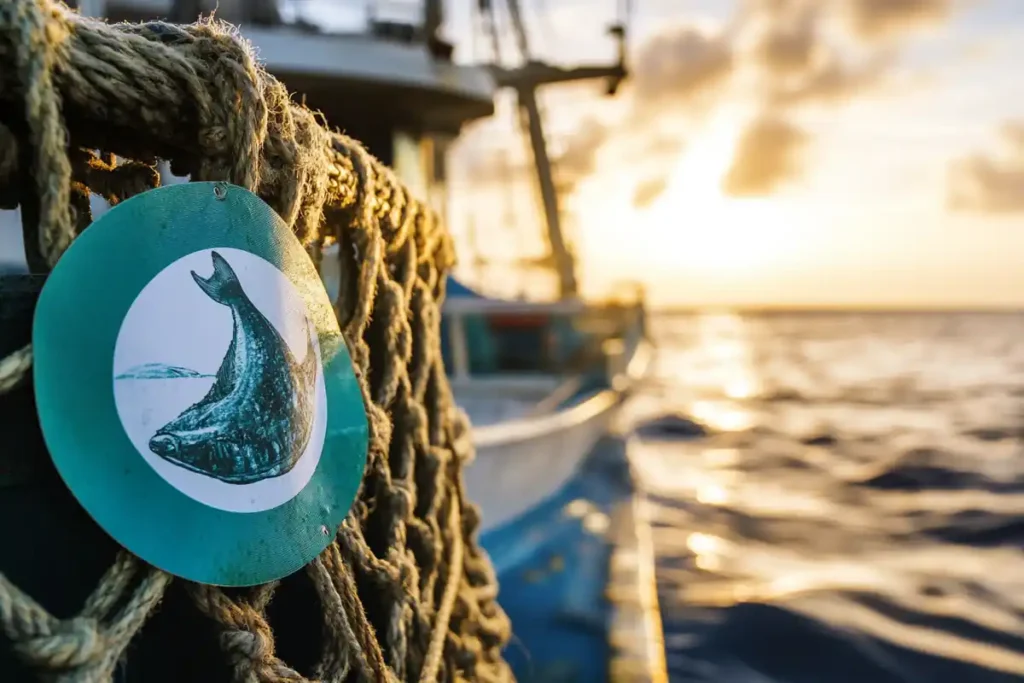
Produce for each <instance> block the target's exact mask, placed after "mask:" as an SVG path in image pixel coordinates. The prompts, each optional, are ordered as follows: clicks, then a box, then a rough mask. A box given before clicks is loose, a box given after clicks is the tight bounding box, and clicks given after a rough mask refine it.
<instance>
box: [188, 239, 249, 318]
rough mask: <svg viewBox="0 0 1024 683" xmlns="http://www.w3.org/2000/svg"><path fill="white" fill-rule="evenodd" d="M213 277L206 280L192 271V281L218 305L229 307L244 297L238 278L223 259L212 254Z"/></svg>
mask: <svg viewBox="0 0 1024 683" xmlns="http://www.w3.org/2000/svg"><path fill="white" fill-rule="evenodd" d="M211 256H212V258H213V275H211V276H210V277H208V278H203V277H200V276H199V275H198V274H196V271H194V270H193V271H192V279H193V280H195V281H196V284H197V285H199V287H200V288H201V289H202V290H203V292H205V293H206V295H207V296H208V297H210V298H211V299H213V300H214V301H216V302H217V303H219V304H224V305H225V306H230V305H231V303H232V301H234V300H236V299H238V298H239V297H243V296H245V294H244V293H243V292H242V283H241V282H239V281H238V276H237V275H235V271H234V270H232V269H231V266H230V265H229V264H228V262H227V261H226V260H224V257H223V256H221V255H220V254H218V253H217V252H213V253H212V254H211Z"/></svg>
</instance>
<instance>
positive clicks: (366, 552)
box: [0, 0, 511, 682]
mask: <svg viewBox="0 0 1024 683" xmlns="http://www.w3.org/2000/svg"><path fill="white" fill-rule="evenodd" d="M158 160H167V161H169V162H170V164H171V168H172V169H173V171H174V172H175V174H177V175H186V174H188V175H190V176H191V178H192V179H193V180H223V181H228V182H231V183H234V184H237V185H240V186H242V187H245V188H248V189H250V190H252V191H254V192H255V193H256V194H258V195H259V196H260V197H262V198H263V199H264V200H265V201H266V202H267V203H268V204H269V205H270V206H271V207H273V208H274V210H275V211H276V212H277V213H278V214H279V215H280V216H281V217H282V218H283V219H284V220H285V221H286V222H287V223H288V224H289V225H290V226H292V228H293V230H294V232H295V234H296V235H297V236H298V237H299V239H300V240H301V241H302V242H303V243H304V244H305V245H308V247H309V252H310V254H311V255H313V257H314V259H317V258H319V255H320V254H321V253H322V251H323V249H324V248H325V247H327V246H329V245H332V244H337V245H338V249H337V254H338V258H339V259H340V261H341V263H340V266H341V267H340V272H341V273H342V282H341V286H340V291H339V295H338V297H337V301H336V304H335V308H336V312H337V315H338V319H339V321H340V324H341V327H342V330H343V333H344V335H345V338H346V340H347V342H348V345H349V348H350V350H351V353H352V357H353V361H354V364H355V366H356V374H357V376H358V377H359V380H360V384H361V387H362V391H363V395H364V399H365V403H366V406H367V413H368V418H369V425H370V447H369V454H368V460H367V466H366V471H365V475H364V478H363V482H362V487H361V490H360V493H359V495H358V497H357V499H356V502H355V504H354V506H353V508H352V510H351V512H350V514H349V515H348V517H347V519H346V520H345V521H344V523H342V525H341V526H340V528H339V529H338V530H337V534H336V538H335V541H334V542H333V543H332V544H331V545H330V546H329V547H328V548H327V550H325V551H324V552H323V554H322V555H321V556H320V557H319V558H317V559H316V560H315V561H313V562H312V563H311V564H310V565H309V566H308V567H307V568H306V569H305V570H304V571H303V572H299V573H298V574H296V575H295V576H292V577H288V578H287V579H285V580H283V581H282V582H276V583H273V584H269V585H264V586H259V587H256V588H252V589H244V590H243V589H232V590H227V589H220V588H215V587H211V586H205V585H197V584H190V583H188V582H185V581H182V580H174V581H172V578H171V577H170V576H169V575H167V574H166V573H164V572H162V571H160V570H158V569H155V568H153V567H151V566H148V565H146V564H145V563H143V562H142V561H140V560H138V559H137V558H135V557H134V556H132V555H131V554H129V553H128V552H126V551H124V550H117V549H116V548H115V549H114V550H112V551H111V560H112V561H111V562H108V563H107V566H106V570H105V573H103V574H102V577H101V578H99V581H98V585H96V586H95V587H94V589H93V590H92V591H91V593H89V594H88V595H87V596H85V595H83V596H82V600H81V601H80V603H79V605H78V607H77V608H76V609H75V610H74V612H75V613H73V614H66V615H54V613H53V611H52V610H48V609H46V608H44V605H46V604H47V601H48V597H49V594H50V591H51V590H52V591H53V592H54V593H55V594H56V593H59V592H60V591H61V590H62V586H61V585H57V582H54V585H52V586H48V587H46V588H44V589H43V590H42V591H36V594H33V595H30V594H29V591H27V590H25V589H23V588H19V587H18V586H16V585H15V582H14V581H12V580H11V579H10V578H9V576H10V573H9V572H8V571H7V568H5V567H4V565H3V563H0V571H2V572H4V573H6V574H8V576H5V575H4V573H0V631H2V633H3V636H5V637H6V640H7V642H6V643H4V637H0V650H2V649H3V648H4V647H5V646H6V647H7V649H8V650H9V651H10V652H13V653H14V654H15V655H16V659H17V666H19V667H23V668H24V670H25V671H31V672H32V673H34V674H36V675H38V676H39V677H40V678H42V679H45V680H56V681H106V680H111V678H112V677H114V676H118V677H120V676H121V675H122V674H123V675H124V676H127V677H128V678H131V676H132V673H133V671H134V672H138V671H149V672H151V674H152V675H151V676H150V674H147V676H150V678H152V679H153V680H156V679H158V678H159V675H157V674H158V673H159V672H158V671H157V672H156V673H153V672H154V671H156V669H155V668H154V667H153V666H150V667H148V669H147V668H146V667H145V666H143V668H142V669H138V668H135V669H133V665H132V659H133V657H135V656H136V654H138V656H139V657H142V658H146V657H158V655H157V654H155V653H157V652H158V651H159V650H160V649H161V648H163V649H164V650H167V651H169V652H170V654H167V655H166V656H165V657H164V658H163V659H162V660H160V661H162V662H163V664H161V665H160V666H161V667H165V668H166V669H167V670H169V671H179V672H180V671H184V670H187V665H188V661H189V660H197V661H200V662H205V664H204V666H213V664H211V663H210V662H209V661H207V660H205V659H203V658H204V656H206V655H205V654H204V653H205V652H206V651H205V650H203V647H204V645H203V643H201V642H199V641H200V640H201V638H202V637H203V635H204V634H206V633H207V632H210V633H212V634H213V640H214V644H213V645H212V646H210V647H211V648H213V650H212V651H213V652H214V653H215V654H216V656H217V658H218V661H219V665H218V666H220V668H219V669H216V670H213V669H210V670H204V671H205V673H203V674H201V675H198V676H196V677H193V678H191V679H189V680H195V681H218V680H237V681H261V682H270V681H307V680H323V681H349V680H359V681H363V680H366V681H436V680H443V681H463V680H472V681H506V680H510V679H511V674H510V672H509V669H508V667H507V665H506V663H505V662H504V660H503V659H502V654H501V650H502V647H503V646H504V645H505V643H506V642H507V640H508V638H509V625H508V622H507V619H506V617H505V615H504V613H503V612H502V611H501V609H500V608H499V607H498V605H497V602H496V595H497V585H496V580H495V577H494V573H493V569H492V567H491V565H490V562H489V560H488V558H487V557H486V555H485V554H484V553H483V551H482V550H481V549H480V548H479V547H478V546H477V545H476V542H475V533H476V528H477V526H478V522H479V514H478V511H477V510H476V508H475V507H474V506H473V505H471V504H470V503H469V502H468V501H467V500H466V497H465V493H464V489H463V485H462V475H461V471H462V468H463V466H464V465H465V464H466V463H467V461H468V460H469V459H470V458H471V457H472V444H471V442H470V439H469V430H468V425H467V421H466V419H465V416H464V415H463V413H462V412H461V411H460V410H459V409H458V408H457V407H456V406H455V404H454V402H453V400H452V396H451V391H450V387H449V385H448V383H447V380H446V377H445V373H444V368H443V365H442V360H441V354H440V341H439V324H440V318H439V315H440V314H439V306H440V302H441V301H442V300H443V298H444V287H445V274H446V272H447V271H448V269H449V268H450V267H451V266H452V265H453V260H454V254H453V249H452V243H451V240H450V237H449V235H448V234H447V233H446V232H445V230H444V229H443V227H442V226H441V225H440V223H439V222H438V220H437V218H436V217H435V215H434V214H433V213H432V212H431V211H430V210H428V209H427V208H425V207H424V205H423V204H421V203H419V202H418V201H416V200H414V199H413V198H412V197H411V196H410V194H409V192H408V191H407V190H406V188H405V187H404V186H403V185H402V184H401V183H400V182H398V181H397V180H396V177H395V175H394V174H393V173H392V171H391V170H389V169H388V168H386V167H384V166H383V165H382V164H381V163H379V162H378V161H377V160H375V159H374V158H372V157H371V156H370V155H369V154H368V153H367V152H366V151H365V150H364V149H363V147H362V146H360V145H359V144H358V143H357V142H356V141H354V140H352V139H350V138H347V137H345V136H343V135H339V134H335V133H332V132H330V131H329V130H328V129H327V127H326V126H325V125H324V124H323V123H322V122H321V121H319V120H317V118H316V117H315V115H314V114H313V113H311V112H310V111H308V110H306V109H304V108H303V107H300V106H297V105H295V104H293V103H292V102H291V101H290V99H289V96H288V93H287V91H286V90H285V88H284V86H283V85H282V84H281V83H279V82H278V81H276V80H275V79H274V78H273V77H271V76H270V75H268V74H267V73H265V72H264V71H263V70H262V69H261V68H260V67H259V66H258V65H257V63H256V62H255V61H254V58H253V54H252V51H251V48H250V47H249V46H248V45H247V44H246V43H245V41H243V40H242V39H240V37H239V36H238V35H237V34H236V33H235V32H234V31H233V29H232V28H231V27H229V26H227V25H224V24H220V23H217V22H212V21H204V22H200V23H197V24H193V25H188V26H177V25H171V24H167V23H162V22H153V23H145V24H118V25H107V24H104V23H100V22H97V21H94V20H90V19H86V18H83V17H80V16H78V15H76V14H75V13H73V12H71V11H70V10H68V9H67V8H66V7H64V6H63V5H60V4H56V3H53V2H50V0H3V1H2V2H0V208H14V207H16V206H20V208H21V211H22V214H23V220H24V223H25V225H26V226H27V227H26V231H25V238H26V252H27V255H28V260H29V263H30V266H32V269H33V270H34V271H37V272H45V271H46V270H47V269H48V267H51V266H52V265H53V264H54V263H56V262H57V260H58V259H59V258H60V256H61V254H62V253H63V251H64V250H65V249H66V248H67V246H68V245H69V244H70V242H71V241H72V240H73V239H74V238H75V236H76V235H78V234H79V233H81V231H82V230H84V229H86V228H87V226H88V225H89V223H90V221H91V219H92V217H91V214H90V204H89V193H90V192H92V193H95V194H97V195H99V196H101V197H103V198H104V199H106V200H107V201H108V202H110V203H111V204H117V203H118V202H120V201H123V200H125V199H126V198H128V197H131V196H132V195H135V194H137V193H139V192H142V191H145V190H147V189H149V188H152V187H155V186H157V185H158V184H159V182H160V180H159V178H160V176H159V174H158V172H157V166H156V164H157V161H158ZM2 296H3V292H2V291H0V297H2ZM0 332H2V331H0ZM69 343H71V342H69ZM31 363H32V351H31V348H30V347H29V346H22V347H21V348H20V350H15V351H14V352H13V353H8V354H5V355H4V357H3V358H2V360H0V400H2V401H3V403H2V405H3V406H4V408H3V410H4V411H5V412H10V411H21V412H22V413H24V415H26V416H28V419H29V420H31V421H32V422H33V424H32V425H30V426H29V427H24V428H22V427H19V428H18V430H20V433H21V435H22V436H25V435H26V434H27V435H28V436H25V439H26V440H25V441H19V440H15V439H12V438H11V435H10V434H0V449H3V450H7V455H8V456H12V455H13V456H14V459H15V460H17V459H18V458H40V457H41V458H45V451H42V448H43V447H42V446H41V441H39V439H38V425H37V424H34V412H32V411H31V406H32V396H31V382H30V381H29V376H30V374H31ZM4 424H6V425H7V426H8V427H10V424H11V423H10V422H7V423H4ZM19 424H20V423H19ZM18 430H15V431H16V432H17V431H18ZM33 435H34V437H35V440H34V441H33V440H32V437H33ZM30 442H31V443H30ZM33 444H34V445H33ZM8 449H11V450H8ZM22 451H24V452H22ZM40 451H42V453H40ZM0 494H2V491H0ZM62 496H63V497H61V498H60V499H54V500H53V501H51V502H52V506H55V507H60V506H66V505H68V503H67V499H70V494H69V493H68V492H67V491H63V492H62ZM26 504H27V503H26ZM50 504H51V503H47V505H50ZM126 514H130V511H126ZM9 522H10V520H4V521H3V524H4V525H7V524H8V523H9ZM58 523H59V524H61V525H64V524H65V522H59V521H58ZM66 524H70V522H66ZM83 528H84V527H83ZM90 529H91V527H90ZM81 533H82V534H86V531H82V532H81ZM89 533H94V534H96V536H95V538H97V539H99V538H100V536H99V534H98V532H96V531H95V529H91V530H90V531H89ZM104 538H105V537H104ZM39 540H40V544H42V545H45V543H46V540H45V539H39ZM96 542H97V543H99V542H100V541H99V540H97V541H96ZM106 542H109V539H106ZM42 545H41V546H40V548H42ZM7 551H8V556H9V555H10V554H11V553H18V554H21V555H31V554H33V553H34V552H36V549H35V548H30V547H22V548H14V549H13V550H12V549H9V548H8V549H7ZM39 552H43V551H42V550H39ZM59 552H63V553H64V555H63V557H64V561H65V562H66V563H67V565H68V566H69V567H73V566H74V564H75V562H76V561H77V560H76V558H75V557H74V556H72V555H71V553H70V551H69V550H68V549H67V548H64V549H63V550H61V551H59ZM0 557H3V555H0ZM65 569H67V567H65ZM40 571H42V568H40ZM80 571H81V572H86V571H87V570H86V569H85V568H84V565H83V567H82V568H81V569H80ZM68 575H69V576H70V575H72V574H71V573H69V574H68ZM275 595H276V598H275ZM272 598H275V599H274V600H273V602H272V600H271V599H272ZM166 613H170V614H172V615H175V614H176V615H178V616H181V615H185V616H181V620H180V621H177V622H174V623H189V624H192V625H191V626H189V627H188V628H178V629H177V631H173V632H172V631H170V630H167V628H166V623H164V624H163V626H161V625H160V624H158V623H156V622H161V619H164V621H166V619H170V617H167V618H166V619H165V617H164V616H163V615H164V614H166ZM193 613H194V614H193ZM190 614H193V616H194V617H195V620H194V621H193V622H188V620H187V619H186V617H187V616H188V615H190ZM296 615H299V616H301V617H303V618H298V617H296ZM303 615H304V616H303ZM175 618H176V619H177V617H175ZM161 623H162V622H161ZM151 624H153V625H152V626H150V625H151ZM160 629H163V630H162V631H161V638H160V641H161V642H157V643H155V644H154V643H152V642H148V641H147V631H153V630H160ZM292 630H294V631H295V633H293V632H292ZM296 633H297V634H298V635H296ZM139 641H147V642H148V644H147V643H145V642H144V643H143V644H141V645H140V644H138V642H139ZM285 645H287V647H286V646H285ZM284 650H288V652H289V653H294V656H291V655H289V654H287V653H284V652H283V651H284ZM182 667H184V668H182ZM26 675H28V674H26ZM135 675H136V676H138V675H140V674H138V673H136V674H135ZM3 678H4V680H11V679H9V678H7V675H6V674H5V675H4V676H3ZM150 678H146V680H150ZM14 680H20V678H18V676H17V674H15V678H14ZM182 680H185V679H182Z"/></svg>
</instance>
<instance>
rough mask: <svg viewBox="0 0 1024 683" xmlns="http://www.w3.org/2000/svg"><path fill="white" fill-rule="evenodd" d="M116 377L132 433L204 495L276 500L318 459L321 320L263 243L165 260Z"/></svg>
mask: <svg viewBox="0 0 1024 683" xmlns="http://www.w3.org/2000/svg"><path fill="white" fill-rule="evenodd" d="M309 354H312V356H310V355H309ZM113 382H114V402H115V404H116V406H117V413H118V417H119V418H120V420H121V425H122V426H123V427H124V430H125V433H126V434H127V435H128V438H129V440H130V441H131V442H132V445H134V446H135V449H136V450H137V451H138V452H139V454H140V455H141V456H142V457H143V458H144V459H145V461H146V462H147V463H148V464H149V465H150V466H151V467H152V468H153V469H154V470H155V471H156V472H157V474H159V475H160V476H161V477H162V478H163V479H164V480H165V481H166V482H167V483H169V484H170V485H171V486H173V487H174V488H175V489H177V490H178V491H180V492H182V493H183V494H185V495H186V496H188V497H189V498H192V499H193V500H196V501H198V502H200V503H203V504H204V505H208V506H210V507H213V508H218V509H221V510H226V511H229V512H261V511H264V510H270V509H272V508H275V507H277V506H279V505H282V504H284V503H286V502H288V501H289V500H291V499H292V498H294V497H295V496H296V495H297V494H298V493H299V492H300V491H301V490H302V489H303V488H305V486H306V484H308V483H309V480H310V478H312V476H313V473H314V472H315V471H316V468H317V465H318V464H319V462H320V455H321V452H322V450H323V444H324V438H325V436H326V433H327V390H326V386H325V383H324V372H323V364H322V362H321V360H320V346H319V342H318V340H317V334H316V329H315V328H314V326H313V325H312V324H311V323H310V321H309V318H308V316H307V314H306V306H305V302H304V301H303V299H302V297H301V296H300V295H299V293H298V292H297V291H296V290H295V287H294V286H293V285H292V283H291V281H290V280H289V279H288V278H287V277H286V276H285V275H284V273H282V272H281V271H280V270H278V268H277V267H275V266H274V265H273V264H271V263H270V262H269V261H266V260H264V259H262V258H260V257H259V256H256V255H255V254H251V253H249V252H247V251H243V250H241V249H232V248H218V249H203V250H200V251H196V252H193V253H191V254H189V255H187V256H183V257H182V258H180V259H178V260H177V261H175V262H174V263H172V264H170V265H169V266H167V267H166V268H164V269H163V270H161V271H160V272H159V273H158V274H157V275H156V277H154V278H153V279H152V280H151V281H150V282H149V283H148V284H147V285H146V286H145V287H144V288H143V289H142V291H141V292H139V295H138V296H137V297H136V298H135V301H134V302H133V303H132V305H131V308H129V309H128V313H127V315H126V316H125V318H124V320H123V321H122V323H121V328H120V331H119V332H118V335H117V343H116V345H115V347H114V377H113Z"/></svg>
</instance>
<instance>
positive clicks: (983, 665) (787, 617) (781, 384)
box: [633, 314, 1024, 683]
mask: <svg viewBox="0 0 1024 683" xmlns="http://www.w3.org/2000/svg"><path fill="white" fill-rule="evenodd" d="M652 326H653V332H654V336H655V337H656V339H657V340H658V343H659V347H660V352H659V358H658V361H657V365H656V369H655V378H654V381H653V382H652V387H651V388H650V390H649V391H648V392H647V394H646V395H644V396H642V397H640V398H639V399H638V400H637V401H636V402H635V405H634V406H633V408H634V410H636V411H637V415H636V417H638V418H640V419H644V418H646V417H649V416H654V415H659V414H663V413H665V412H666V411H668V412H670V413H672V412H677V413H679V414H682V415H689V416H692V417H693V418H695V419H697V420H699V421H701V422H702V423H704V424H706V425H707V426H708V427H709V428H710V430H711V433H710V435H709V436H707V437H706V438H681V437H680V436H678V435H658V434H648V435H646V436H644V437H643V438H642V439H641V440H640V442H639V443H638V444H637V447H636V448H635V449H633V452H634V461H635V464H636V465H637V468H638V471H639V473H640V475H641V479H642V480H643V482H644V484H645V486H646V488H647V490H648V492H649V494H650V497H651V506H652V515H653V519H654V540H655V546H656V553H657V572H658V588H659V597H660V602H661V610H662V618H663V622H664V628H665V635H666V649H667V663H668V668H669V672H670V678H671V680H672V682H673V683H682V682H683V681H715V682H716V683H739V682H744V683H745V682H750V683H804V682H806V683H812V682H813V683H846V682H850V683H888V682H890V681H892V682H895V681H914V682H922V681H923V682H928V681H940V682H946V681H949V682H950V683H968V682H974V681H977V682H982V681H984V682H996V681H1000V682H1001V681H1024V314H885V315H882V314H813V315H812V314H786V315H781V314H773V315H753V316H747V315H702V316H680V317H663V318H657V319H655V320H654V321H653V323H652Z"/></svg>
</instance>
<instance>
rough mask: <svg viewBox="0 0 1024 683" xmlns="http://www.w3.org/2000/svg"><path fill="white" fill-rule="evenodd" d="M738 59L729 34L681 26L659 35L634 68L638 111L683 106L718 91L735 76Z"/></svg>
mask: <svg viewBox="0 0 1024 683" xmlns="http://www.w3.org/2000/svg"><path fill="white" fill-rule="evenodd" d="M734 69H735V56H734V54H733V48H732V45H731V44H730V40H729V36H728V35H727V34H726V33H725V32H719V33H711V32H705V31H700V30H698V29H697V28H694V27H691V26H679V27H676V28H674V29H672V30H669V31H665V32H663V33H660V34H658V35H657V36H655V37H654V38H652V39H651V40H649V41H648V42H647V43H646V44H645V45H644V46H643V47H642V48H641V49H640V51H639V52H638V53H637V55H636V58H635V59H634V60H633V63H632V65H631V72H632V73H631V76H632V87H631V91H632V97H633V101H634V110H637V109H639V110H645V109H649V108H651V107H662V106H665V105H667V104H671V103H675V104H679V103H683V102H686V101H688V100H691V99H693V98H695V97H698V96H700V95H704V94H707V93H711V92H714V91H716V90H718V89H719V88H720V87H721V86H722V85H724V84H725V82H726V81H727V80H728V79H729V77H730V76H731V75H732V73H733V70H734Z"/></svg>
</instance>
